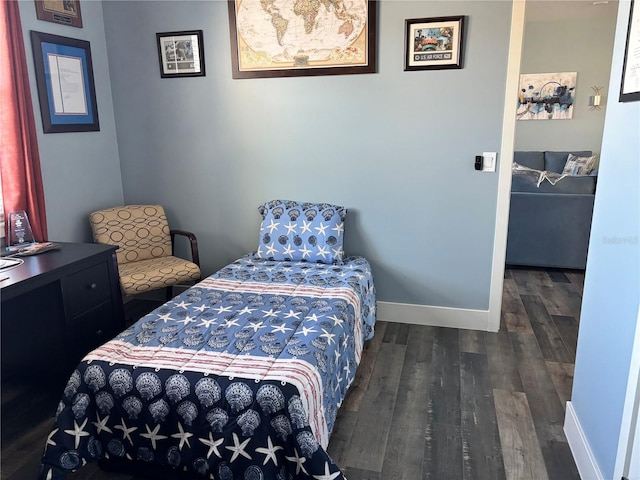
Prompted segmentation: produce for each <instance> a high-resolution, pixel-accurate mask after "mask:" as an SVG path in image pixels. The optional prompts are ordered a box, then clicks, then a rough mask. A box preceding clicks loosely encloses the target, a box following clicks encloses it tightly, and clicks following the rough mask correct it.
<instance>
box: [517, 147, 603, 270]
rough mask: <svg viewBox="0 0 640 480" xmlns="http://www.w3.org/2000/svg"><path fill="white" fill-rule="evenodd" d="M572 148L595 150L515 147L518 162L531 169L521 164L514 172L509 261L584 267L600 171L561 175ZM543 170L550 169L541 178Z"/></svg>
mask: <svg viewBox="0 0 640 480" xmlns="http://www.w3.org/2000/svg"><path fill="white" fill-rule="evenodd" d="M569 153H573V154H574V155H577V156H591V154H592V153H591V152H590V151H577V152H550V151H548V152H542V151H534V152H524V151H517V152H515V155H514V159H513V161H514V163H517V164H518V165H520V166H523V167H526V168H522V169H520V168H517V166H516V168H514V173H513V175H512V182H511V205H510V209H509V230H508V235H507V257H506V263H507V264H508V265H527V266H537V267H554V268H567V269H584V268H585V266H586V261H587V249H588V245H589V234H590V231H591V217H592V214H593V201H594V197H595V189H596V179H597V176H596V175H597V170H596V171H594V172H593V173H591V174H590V175H580V176H565V177H563V178H559V177H560V174H561V173H562V170H563V169H564V165H565V163H566V161H567V157H568V156H569ZM529 169H531V170H529ZM542 171H546V172H549V175H548V177H549V179H543V180H542V181H540V177H539V174H540V172H542ZM549 180H550V181H549ZM552 182H555V185H554V184H552Z"/></svg>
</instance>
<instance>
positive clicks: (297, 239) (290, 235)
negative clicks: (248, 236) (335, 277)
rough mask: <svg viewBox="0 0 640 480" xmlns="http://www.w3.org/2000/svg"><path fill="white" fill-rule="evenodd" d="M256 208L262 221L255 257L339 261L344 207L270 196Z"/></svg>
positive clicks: (341, 255)
mask: <svg viewBox="0 0 640 480" xmlns="http://www.w3.org/2000/svg"><path fill="white" fill-rule="evenodd" d="M258 211H259V212H260V215H262V224H261V225H260V239H259V240H258V250H257V251H256V253H255V256H256V257H257V258H263V259H266V260H289V261H306V262H313V263H327V264H342V259H343V258H344V249H343V243H344V219H345V218H346V216H347V209H346V208H345V207H341V206H338V205H331V204H329V203H303V202H297V201H292V200H271V201H269V202H266V203H264V204H263V205H260V207H258Z"/></svg>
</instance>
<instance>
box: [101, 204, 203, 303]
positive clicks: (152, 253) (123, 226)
mask: <svg viewBox="0 0 640 480" xmlns="http://www.w3.org/2000/svg"><path fill="white" fill-rule="evenodd" d="M89 220H90V222H91V229H92V231H93V240H94V241H95V242H97V243H105V244H108V245H117V246H118V247H119V248H118V250H117V251H116V255H117V257H118V269H119V271H120V287H121V289H122V293H123V294H124V295H135V294H139V293H144V292H148V291H151V290H157V289H159V288H166V289H167V290H166V295H167V299H169V298H171V297H172V287H173V286H174V285H183V284H185V283H189V284H190V283H193V282H196V281H198V280H200V279H201V272H200V266H199V265H200V259H199V256H198V243H197V240H196V237H195V235H194V234H193V233H191V232H186V231H183V230H170V229H169V224H168V222H167V217H166V215H165V212H164V209H163V208H162V207H161V206H160V205H125V206H123V207H114V208H107V209H105V210H99V211H97V212H93V213H92V214H91V215H90V216H89ZM176 235H181V236H184V237H187V238H188V239H189V241H190V244H191V259H192V261H187V260H184V259H182V258H178V257H176V256H174V240H175V236H176Z"/></svg>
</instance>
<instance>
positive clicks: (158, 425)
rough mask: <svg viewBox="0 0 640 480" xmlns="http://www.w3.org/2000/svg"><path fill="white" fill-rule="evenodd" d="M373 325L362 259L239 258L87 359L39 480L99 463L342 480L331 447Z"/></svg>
mask: <svg viewBox="0 0 640 480" xmlns="http://www.w3.org/2000/svg"><path fill="white" fill-rule="evenodd" d="M374 322H375V288H374V284H373V278H372V275H371V269H370V265H369V263H368V262H367V260H366V259H365V258H363V257H349V258H347V259H345V261H344V264H342V265H324V264H313V263H308V262H279V261H269V260H262V259H257V258H255V257H254V256H253V255H251V254H249V255H247V256H245V257H242V258H240V259H238V260H236V261H235V262H233V263H231V264H229V265H227V266H226V267H224V268H222V269H221V270H219V271H218V272H216V273H214V274H213V275H211V276H210V277H208V278H206V279H204V280H202V281H201V282H199V283H198V284H197V285H195V286H193V287H191V288H190V289H188V290H186V291H185V292H183V293H181V294H180V295H178V296H177V297H175V298H174V299H172V300H170V301H168V302H167V303H165V304H164V305H162V306H160V307H158V308H157V309H155V310H154V311H152V312H151V313H149V314H148V315H146V316H144V317H143V318H141V319H140V320H139V321H138V322H136V323H135V324H134V325H132V326H131V327H129V328H127V329H126V330H125V331H123V332H122V333H120V334H119V335H118V336H116V337H115V338H114V339H113V340H111V341H109V342H107V343H105V344H104V345H102V346H101V347H99V348H97V349H96V350H94V351H92V352H90V353H89V354H88V355H86V356H85V358H84V359H83V360H82V362H81V363H80V364H79V365H78V366H77V368H76V369H75V371H74V372H73V374H72V375H71V377H70V378H69V380H68V383H67V385H66V387H65V389H64V392H63V394H62V398H61V401H60V404H59V406H58V409H57V411H56V416H55V422H54V425H53V428H52V430H51V433H50V434H49V436H48V438H47V442H46V445H45V451H44V454H43V457H42V464H41V467H40V479H41V480H47V479H51V480H53V479H64V478H66V476H67V474H68V473H69V472H71V471H75V470H77V469H79V468H81V467H82V466H84V465H85V464H87V463H88V462H93V461H97V460H99V459H100V460H101V461H102V462H106V463H107V465H108V464H109V462H124V463H130V464H135V465H140V464H146V465H152V464H153V465H163V466H165V467H166V468H167V469H169V471H171V469H175V470H176V471H177V470H179V471H186V472H192V473H193V474H195V475H197V476H201V477H203V478H211V479H223V480H231V479H256V480H259V479H278V480H288V479H310V480H311V479H318V480H325V479H327V480H329V479H343V478H344V477H343V474H342V473H341V472H340V469H339V467H338V466H337V465H335V464H334V462H333V461H332V460H331V458H330V457H329V455H328V454H327V453H326V447H327V445H328V442H329V434H330V432H331V430H332V428H333V424H334V422H335V419H336V415H337V411H338V408H339V406H340V404H341V402H342V401H343V399H344V397H345V395H346V392H347V389H348V387H349V385H350V384H351V382H352V381H353V379H354V376H355V370H356V367H357V366H358V364H359V362H360V355H361V352H362V347H363V343H364V341H365V340H368V339H369V338H371V337H372V336H373V331H374Z"/></svg>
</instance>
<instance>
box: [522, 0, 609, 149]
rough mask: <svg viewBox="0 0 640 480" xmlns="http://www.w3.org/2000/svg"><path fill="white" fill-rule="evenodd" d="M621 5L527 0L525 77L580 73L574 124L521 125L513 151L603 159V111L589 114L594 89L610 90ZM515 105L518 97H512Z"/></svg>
mask: <svg viewBox="0 0 640 480" xmlns="http://www.w3.org/2000/svg"><path fill="white" fill-rule="evenodd" d="M617 11H618V2H617V1H614V0H612V1H610V2H609V3H606V4H597V5H594V3H593V1H591V0H589V1H581V0H571V1H555V0H554V1H548V0H545V1H538V0H527V3H526V13H525V15H526V16H525V19H526V23H525V30H524V44H523V47H522V64H521V72H522V73H551V72H577V73H578V76H577V80H576V95H575V104H574V109H573V118H572V119H568V120H519V121H518V122H517V123H516V139H515V150H591V151H593V152H594V153H598V154H599V153H600V145H601V143H602V129H603V126H604V116H605V109H604V108H602V110H590V108H589V96H590V95H592V94H593V90H592V89H591V87H593V86H596V87H604V90H603V98H604V104H605V106H606V103H607V102H608V101H610V97H611V100H613V101H615V100H616V98H617V97H616V92H615V89H616V88H617V86H615V87H614V89H613V92H610V89H609V72H610V70H611V51H612V49H613V37H614V32H615V26H616V14H617ZM514 99H515V96H514Z"/></svg>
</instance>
